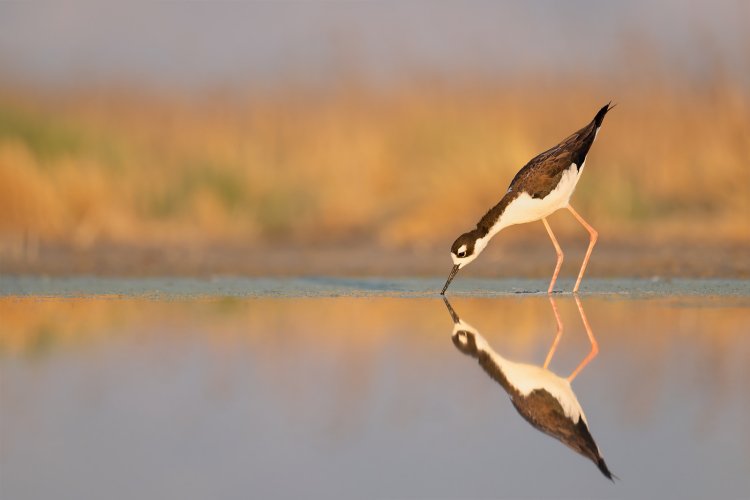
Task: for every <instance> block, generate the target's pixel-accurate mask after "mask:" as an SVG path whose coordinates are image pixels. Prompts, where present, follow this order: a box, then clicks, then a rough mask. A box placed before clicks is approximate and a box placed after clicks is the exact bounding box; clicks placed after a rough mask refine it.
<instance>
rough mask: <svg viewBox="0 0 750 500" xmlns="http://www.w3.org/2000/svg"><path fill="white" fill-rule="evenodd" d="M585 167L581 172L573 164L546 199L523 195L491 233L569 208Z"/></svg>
mask: <svg viewBox="0 0 750 500" xmlns="http://www.w3.org/2000/svg"><path fill="white" fill-rule="evenodd" d="M585 164H586V163H585V162H584V165H585ZM584 165H581V168H580V170H579V169H578V168H577V167H576V164H575V163H571V165H570V167H569V168H568V169H567V170H566V171H565V172H563V174H562V177H561V178H560V182H559V183H558V184H557V187H555V189H553V190H552V191H551V192H550V193H549V194H548V195H547V196H545V197H544V198H532V197H531V195H529V194H528V193H521V194H520V195H519V196H518V197H516V199H514V200H513V201H512V202H510V203H509V204H508V206H507V207H506V208H505V211H504V212H503V215H501V216H500V219H498V221H497V222H496V223H495V225H494V226H493V227H492V230H491V231H490V233H491V234H493V235H494V234H495V233H497V232H498V231H500V230H501V229H503V228H505V227H508V226H512V225H514V224H523V223H526V222H533V221H535V220H539V219H541V218H542V217H547V216H548V215H550V214H552V213H553V212H555V211H557V210H559V209H561V208H565V207H566V206H568V203H569V202H570V197H571V196H572V195H573V191H575V188H576V184H578V179H579V178H580V177H581V173H582V172H583V166H584Z"/></svg>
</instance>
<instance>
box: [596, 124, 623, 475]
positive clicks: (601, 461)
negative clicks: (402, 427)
mask: <svg viewBox="0 0 750 500" xmlns="http://www.w3.org/2000/svg"><path fill="white" fill-rule="evenodd" d="M605 112H606V111H605ZM596 465H597V467H599V470H600V471H602V474H604V476H605V477H606V478H607V479H609V480H610V481H612V482H613V483H614V482H615V479H620V478H619V477H617V476H615V475H614V474H612V473H611V472H610V471H609V467H607V464H606V463H605V462H604V459H603V458H602V457H599V458H598V459H597V461H596Z"/></svg>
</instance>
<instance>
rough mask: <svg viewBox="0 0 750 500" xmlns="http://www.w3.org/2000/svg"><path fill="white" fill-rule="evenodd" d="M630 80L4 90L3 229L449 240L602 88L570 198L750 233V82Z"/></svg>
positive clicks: (652, 219) (616, 213)
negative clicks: (596, 130) (610, 105)
mask: <svg viewBox="0 0 750 500" xmlns="http://www.w3.org/2000/svg"><path fill="white" fill-rule="evenodd" d="M624 80H626V79H620V80H618V81H619V82H620V83H617V82H614V83H612V82H608V81H604V80H601V79H599V80H596V81H592V79H587V78H583V77H582V78H581V79H580V80H577V79H566V80H562V81H561V80H559V79H558V80H555V81H554V83H552V82H551V81H550V79H549V78H542V77H538V76H537V77H533V78H532V77H528V78H524V79H519V80H517V81H512V82H507V81H506V82H503V83H497V82H487V81H484V82H482V81H471V80H466V81H461V82H457V81H454V82H444V81H430V80H429V79H424V80H417V81H415V82H413V83H411V84H408V85H402V86H399V87H398V88H390V89H386V90H383V89H372V88H369V87H367V86H366V85H359V84H356V83H347V84H341V85H338V86H335V88H331V89H326V90H320V89H317V90H311V89H309V88H303V87H295V86H291V85H290V86H287V87H285V88H281V89H277V90H274V91H260V90H257V91H252V90H237V89H234V90H226V91H219V90H215V91H207V92H203V93H200V94H198V95H196V94H193V95H187V94H179V93H176V94H169V95H168V94H166V93H162V94H159V93H156V92H151V93H148V92H141V91H136V90H133V89H128V90H123V89H117V88H89V89H81V90H65V91H63V90H57V91H54V92H53V91H47V92H43V91H31V90H22V89H20V88H19V87H18V86H15V87H14V86H6V87H5V88H4V89H3V90H2V91H0V213H2V214H3V217H2V218H0V241H2V242H5V243H6V244H7V242H13V241H17V240H18V239H23V238H34V239H38V240H41V241H42V242H50V243H57V242H59V243H65V244H73V245H75V246H80V247H87V246H91V245H93V244H96V243H101V242H114V243H125V244H136V245H138V244H165V243H173V244H182V243H193V244H200V243H206V244H208V243H236V242H246V243H250V244H264V243H268V242H284V243H287V244H290V245H295V244H305V245H310V244H316V245H319V244H330V243H334V242H336V243H341V242H345V243H365V244H368V245H375V246H387V247H402V246H405V247H419V246H431V245H435V244H437V243H445V241H446V240H450V239H451V238H452V237H453V236H455V234H458V232H460V231H462V230H466V229H469V228H470V226H471V225H472V224H473V223H474V222H475V221H476V220H478V218H479V217H480V216H481V215H482V214H483V213H484V211H485V210H486V209H488V208H489V207H490V206H491V205H492V204H493V203H494V202H495V201H496V200H497V199H499V197H500V195H501V194H502V193H503V192H504V191H505V189H506V187H507V184H508V182H509V181H510V179H511V178H512V176H513V175H514V173H515V172H516V171H517V170H518V169H519V168H520V167H521V166H522V165H523V164H524V163H525V162H526V161H528V160H529V159H530V158H531V157H532V156H534V155H535V154H537V153H538V152H540V151H542V150H543V149H546V148H548V147H550V146H552V145H553V144H555V143H556V142H557V141H558V140H560V139H561V138H563V137H564V136H566V135H567V134H569V133H571V132H572V131H574V130H575V129H577V128H578V127H580V126H583V125H584V124H585V123H587V122H588V121H589V120H590V119H591V117H592V116H593V115H594V113H595V112H596V110H597V109H598V107H599V106H601V105H602V104H604V103H606V102H607V101H608V100H610V99H613V100H614V101H616V102H617V103H618V106H617V108H615V110H614V111H613V112H612V113H611V114H610V115H609V116H608V117H607V120H606V122H605V126H604V129H603V131H602V133H601V134H600V136H599V139H598V141H597V143H596V145H595V146H594V148H593V149H592V153H591V156H590V158H589V162H588V165H589V168H588V169H587V172H586V176H585V177H584V180H583V181H582V182H581V184H580V185H579V188H578V191H577V193H576V195H575V196H574V198H573V201H574V205H575V206H577V208H578V209H579V212H581V213H582V214H585V216H586V217H588V218H589V219H590V221H591V222H592V223H593V224H594V225H596V226H597V227H598V228H600V230H604V231H607V232H609V233H610V235H613V237H616V235H621V236H622V237H629V236H633V235H634V234H636V233H637V235H638V237H639V238H645V239H650V240H652V241H659V240H660V239H663V238H665V237H673V236H679V237H682V238H685V239H700V238H716V239H717V240H718V241H732V242H735V243H736V242H738V241H739V242H746V241H750V224H748V223H747V221H748V220H750V219H749V218H748V216H749V215H750V189H749V186H750V91H749V90H748V88H747V86H746V85H744V86H743V84H741V83H739V82H737V81H734V80H731V79H728V78H723V77H721V76H717V77H716V78H713V79H710V80H709V81H703V82H700V83H695V82H692V83H691V82H683V83H677V82H680V79H679V78H674V79H669V78H659V79H654V80H653V81H648V82H643V81H642V82H640V83H636V84H633V85H632V86H626V85H624V84H622V83H621V82H622V81H624ZM573 227H574V226H573V225H572V224H569V225H567V226H566V225H563V226H562V228H561V231H562V232H563V233H564V232H565V231H566V230H571V229H572V228H573ZM540 234H542V236H543V232H540Z"/></svg>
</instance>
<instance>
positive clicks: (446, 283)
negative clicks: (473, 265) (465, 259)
mask: <svg viewBox="0 0 750 500" xmlns="http://www.w3.org/2000/svg"><path fill="white" fill-rule="evenodd" d="M458 269H459V265H458V264H456V265H455V266H453V269H452V270H451V273H450V275H449V276H448V280H447V281H446V282H445V286H444V287H443V291H442V292H440V295H445V291H446V290H448V286H449V285H450V284H451V281H453V278H454V277H455V276H456V273H457V272H458Z"/></svg>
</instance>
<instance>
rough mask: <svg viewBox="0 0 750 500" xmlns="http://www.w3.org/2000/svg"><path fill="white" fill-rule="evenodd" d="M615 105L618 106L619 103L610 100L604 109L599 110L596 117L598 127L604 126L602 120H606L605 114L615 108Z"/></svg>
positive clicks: (595, 121)
mask: <svg viewBox="0 0 750 500" xmlns="http://www.w3.org/2000/svg"><path fill="white" fill-rule="evenodd" d="M615 106H617V104H612V101H609V102H608V103H607V104H606V105H605V106H604V107H603V108H602V109H600V110H599V112H598V113H597V114H596V116H595V117H594V123H595V124H596V128H599V127H601V126H602V122H603V121H604V116H605V115H606V114H607V111H609V110H610V109H612V108H614V107H615Z"/></svg>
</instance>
